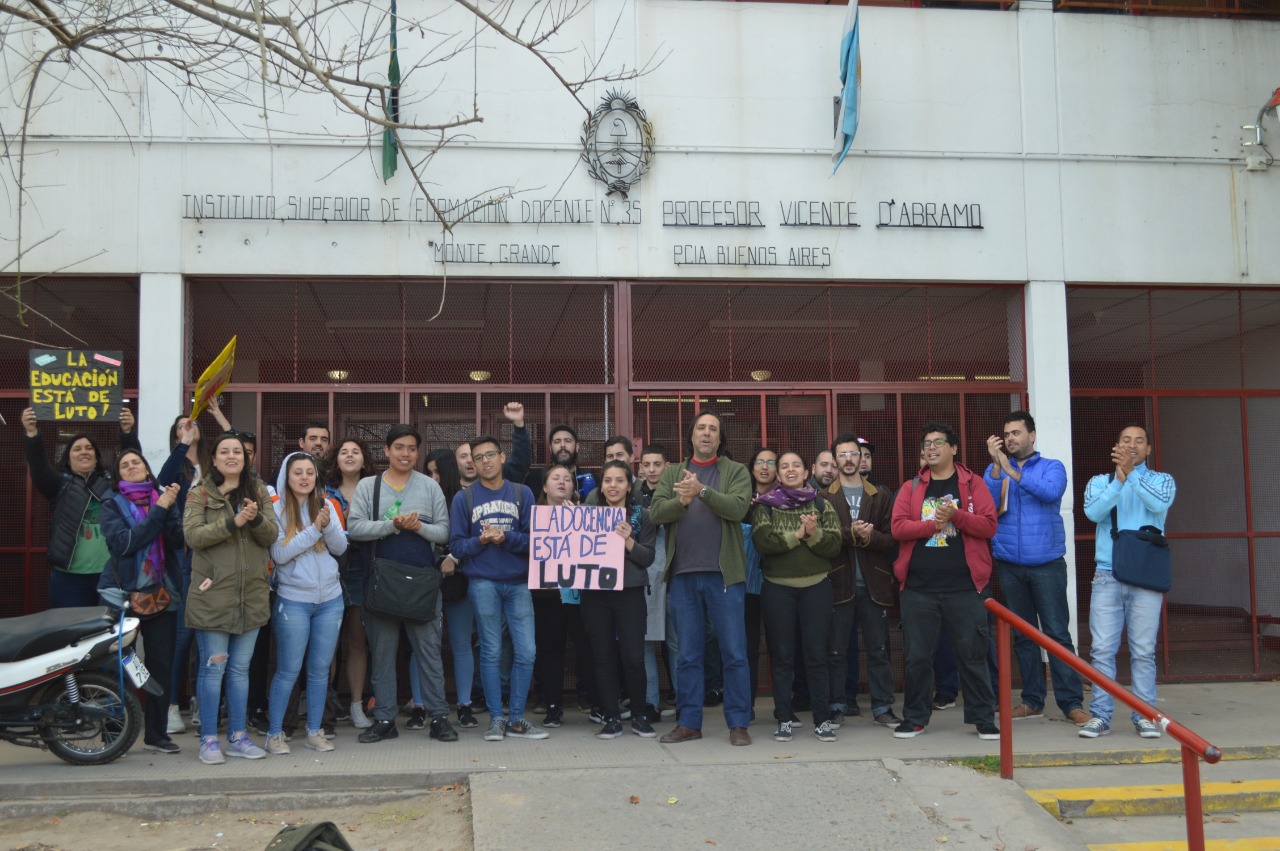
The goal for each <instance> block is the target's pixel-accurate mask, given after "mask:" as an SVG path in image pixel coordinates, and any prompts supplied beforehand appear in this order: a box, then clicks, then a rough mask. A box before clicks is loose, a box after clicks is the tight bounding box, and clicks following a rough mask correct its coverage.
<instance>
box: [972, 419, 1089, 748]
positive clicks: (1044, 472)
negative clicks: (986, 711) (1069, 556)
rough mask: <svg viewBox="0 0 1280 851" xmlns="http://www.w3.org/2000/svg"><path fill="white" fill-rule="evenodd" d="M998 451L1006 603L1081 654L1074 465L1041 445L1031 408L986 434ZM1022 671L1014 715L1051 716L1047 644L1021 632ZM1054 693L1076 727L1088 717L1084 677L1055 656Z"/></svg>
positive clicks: (989, 478) (992, 476) (993, 477)
mask: <svg viewBox="0 0 1280 851" xmlns="http://www.w3.org/2000/svg"><path fill="white" fill-rule="evenodd" d="M987 452H988V453H989V454H990V455H991V464H990V465H988V467H987V471H986V473H985V474H984V475H983V477H982V478H983V480H984V481H985V482H986V483H987V490H988V491H990V492H991V498H992V500H994V501H995V503H996V505H997V506H999V509H998V510H997V514H998V515H999V517H1000V526H999V528H998V529H996V537H995V545H994V548H993V549H994V555H995V566H996V571H997V572H998V574H999V576H1000V590H1001V591H1003V592H1004V600H1005V603H1006V604H1007V605H1008V606H1009V609H1010V610H1011V611H1012V612H1013V613H1014V614H1015V615H1018V616H1019V617H1021V618H1023V619H1025V620H1027V621H1029V622H1031V623H1032V624H1038V625H1039V627H1040V629H1042V630H1043V631H1044V633H1045V634H1046V635H1048V636H1049V637H1050V638H1052V639H1053V640H1054V641H1056V642H1058V643H1059V644H1061V645H1062V646H1063V647H1064V648H1066V650H1067V651H1068V652H1070V653H1075V652H1076V649H1075V645H1074V644H1072V642H1071V633H1070V631H1069V630H1068V621H1069V619H1070V610H1069V609H1068V607H1067V562H1066V559H1065V558H1064V556H1066V553H1067V534H1066V530H1065V527H1064V526H1063V523H1062V496H1063V494H1065V493H1066V492H1067V469H1066V467H1064V466H1063V465H1062V462H1061V461H1055V460H1054V459H1052V458H1045V457H1044V456H1042V455H1041V454H1040V453H1039V452H1037V451H1036V421H1035V420H1034V419H1032V417H1031V414H1029V413H1027V412H1026V411H1014V412H1013V413H1011V414H1009V416H1007V417H1005V418H1004V424H1003V427H1002V434H999V435H995V434H993V435H991V436H990V437H988V438H987ZM1013 649H1014V653H1015V654H1016V655H1017V657H1018V669H1019V671H1020V672H1021V673H1022V702H1021V703H1019V704H1018V705H1017V706H1015V707H1013V712H1012V716H1013V720H1015V721H1017V720H1019V719H1021V718H1039V717H1043V715H1044V699H1045V682H1044V664H1043V663H1042V662H1041V661H1040V648H1039V647H1038V646H1037V645H1036V644H1035V642H1033V641H1031V640H1030V639H1028V638H1025V637H1024V636H1023V635H1022V634H1021V633H1016V634H1015V635H1014V640H1013ZM1049 671H1050V672H1051V673H1052V675H1053V699H1054V701H1055V702H1057V704H1058V708H1059V709H1060V710H1062V714H1063V715H1064V716H1066V718H1067V720H1068V721H1071V722H1072V723H1073V724H1075V725H1076V726H1077V727H1083V726H1084V725H1085V723H1086V722H1087V721H1088V720H1089V713H1088V712H1086V711H1085V710H1084V708H1083V705H1082V704H1083V703H1084V689H1083V687H1082V686H1081V684H1080V675H1079V674H1077V673H1076V672H1075V671H1074V670H1072V669H1071V668H1070V667H1069V666H1068V665H1066V664H1064V663H1062V662H1059V661H1058V660H1057V659H1056V658H1055V657H1053V656H1050V657H1049Z"/></svg>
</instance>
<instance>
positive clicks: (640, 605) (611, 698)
mask: <svg viewBox="0 0 1280 851" xmlns="http://www.w3.org/2000/svg"><path fill="white" fill-rule="evenodd" d="M600 494H601V495H602V496H603V497H604V498H603V499H602V500H601V502H602V504H603V506H604V510H606V511H609V510H614V511H615V513H618V514H620V515H621V517H622V519H621V520H620V521H619V522H618V524H617V526H615V527H614V530H613V534H615V535H618V536H619V537H621V538H622V540H623V541H624V546H625V548H626V556H625V559H624V561H623V564H622V565H621V566H622V588H621V589H620V590H610V591H604V590H586V591H583V592H582V619H583V621H585V622H586V625H587V635H588V636H590V638H591V652H592V655H594V656H595V660H596V685H597V686H598V687H599V689H600V704H601V707H602V708H603V709H604V726H603V727H601V728H600V732H598V733H596V738H599V739H616V738H617V737H618V736H621V735H622V716H621V713H620V712H619V710H618V692H619V690H620V686H619V682H618V660H619V657H621V660H622V674H623V676H625V677H626V680H627V693H628V694H630V695H631V699H632V706H633V707H634V708H635V709H637V710H639V709H640V701H641V699H642V695H643V694H644V693H645V685H646V682H647V680H646V679H645V672H644V631H645V621H646V620H647V618H648V609H647V604H646V602H645V589H646V588H647V587H648V585H649V565H650V564H652V563H653V552H654V541H655V540H656V539H657V537H658V527H657V526H655V525H654V524H653V523H651V522H650V521H649V510H648V509H647V508H644V507H643V506H641V505H640V504H639V503H638V502H635V501H634V500H632V498H631V468H630V466H629V465H628V464H627V463H626V462H625V461H608V462H606V463H605V465H604V467H603V468H601V470H600ZM602 567H603V565H602ZM631 732H633V733H635V734H636V735H637V736H643V737H645V738H646V739H652V738H654V737H656V736H657V735H658V734H657V733H655V732H654V730H653V727H652V726H650V724H649V721H648V720H647V719H646V718H645V717H644V712H643V711H633V712H632V713H631Z"/></svg>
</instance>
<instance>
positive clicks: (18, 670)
mask: <svg viewBox="0 0 1280 851" xmlns="http://www.w3.org/2000/svg"><path fill="white" fill-rule="evenodd" d="M138 623H139V622H138V619H137V618H132V617H127V616H124V617H122V616H121V615H120V613H119V612H117V611H115V610H114V609H111V608H108V607H106V606H95V607H90V608H75V609H50V610H49V611H47V612H40V613H39V614H34V615H26V616H25V617H19V618H4V619H0V740H4V741H7V742H13V743H14V744H15V745H23V746H24V747H33V748H41V749H48V750H51V751H53V752H54V754H55V755H57V756H58V757H60V758H61V759H64V760H66V761H67V762H69V763H72V764H73V765H102V764H104V763H108V762H111V761H112V760H115V759H119V758H120V757H121V756H123V755H124V754H125V752H126V751H128V750H129V748H130V747H132V746H133V743H134V742H135V741H136V740H137V738H138V732H139V731H140V730H141V729H142V707H141V706H140V705H139V703H138V698H137V696H136V695H135V694H134V689H133V688H130V685H132V686H134V687H136V688H141V689H144V690H146V691H148V692H151V693H157V694H158V693H159V686H158V685H157V684H155V683H153V682H150V679H151V675H150V673H148V671H147V669H146V667H145V666H144V665H143V664H142V662H141V661H140V660H139V659H138V657H137V655H136V654H135V653H134V652H133V650H132V649H128V650H126V648H128V647H129V645H131V644H132V643H133V640H134V638H136V637H137V634H138ZM122 672H123V674H122ZM122 679H123V683H122Z"/></svg>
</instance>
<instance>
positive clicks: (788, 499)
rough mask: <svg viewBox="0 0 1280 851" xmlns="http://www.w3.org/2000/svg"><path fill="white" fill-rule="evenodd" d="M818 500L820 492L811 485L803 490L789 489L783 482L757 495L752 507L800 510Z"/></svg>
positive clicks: (752, 501)
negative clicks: (763, 506) (761, 506)
mask: <svg viewBox="0 0 1280 851" xmlns="http://www.w3.org/2000/svg"><path fill="white" fill-rule="evenodd" d="M817 498H818V492H817V491H816V490H814V489H813V488H812V487H810V486H809V485H807V484H806V485H805V486H804V487H802V488H795V489H792V488H787V487H783V486H782V482H778V483H777V484H775V485H774V486H773V487H772V488H771V489H770V490H767V491H765V492H764V493H761V494H756V496H755V498H754V499H752V500H751V504H752V505H767V506H769V507H771V508H782V509H787V508H799V507H800V506H802V505H806V504H808V503H810V502H813V501H814V500H815V499H817Z"/></svg>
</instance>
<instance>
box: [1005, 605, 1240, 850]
mask: <svg viewBox="0 0 1280 851" xmlns="http://www.w3.org/2000/svg"><path fill="white" fill-rule="evenodd" d="M985 605H986V607H987V611H988V612H990V613H991V614H993V615H995V617H996V653H997V655H998V656H999V658H1000V695H999V701H1000V776H1001V777H1003V778H1005V779H1006V780H1012V779H1013V723H1012V719H1013V683H1012V673H1011V671H1010V647H1011V646H1012V642H1011V641H1010V635H1009V627H1010V626H1012V627H1013V628H1014V629H1016V630H1018V632H1020V633H1022V634H1023V635H1025V636H1026V637H1027V638H1029V639H1030V640H1031V641H1034V642H1035V643H1036V644H1037V645H1039V646H1040V647H1042V648H1044V650H1046V651H1047V652H1048V653H1049V655H1050V656H1052V657H1053V658H1055V659H1057V660H1058V661H1059V662H1062V663H1063V664H1065V665H1069V666H1071V668H1073V669H1074V670H1075V671H1076V673H1078V674H1079V675H1080V676H1082V677H1085V678H1086V679H1088V680H1089V681H1090V682H1092V683H1093V685H1094V688H1101V689H1102V690H1103V691H1105V692H1107V693H1108V694H1110V695H1111V696H1112V697H1114V698H1115V699H1116V700H1118V701H1120V702H1121V703H1125V704H1128V706H1129V707H1130V708H1131V709H1133V711H1135V712H1137V713H1138V714H1139V715H1143V716H1145V717H1146V718H1148V719H1150V720H1151V721H1153V722H1155V724H1156V725H1157V726H1158V727H1160V728H1161V729H1162V730H1166V731H1167V732H1168V733H1169V735H1170V736H1172V737H1173V738H1174V739H1176V740H1177V741H1178V743H1179V744H1181V745H1182V795H1183V798H1184V799H1185V801H1186V807H1185V810H1186V813H1185V816H1186V820H1187V849H1188V851H1204V806H1203V804H1202V802H1201V799H1200V760H1201V759H1203V760H1204V761H1205V762H1207V763H1209V764H1210V765H1212V764H1213V763H1215V762H1217V761H1218V760H1220V759H1222V751H1221V750H1219V749H1218V748H1217V747H1215V746H1214V745H1211V744H1209V743H1208V742H1207V741H1205V740H1204V739H1202V738H1201V737H1200V736H1198V735H1197V734H1196V733H1195V732H1193V731H1192V730H1191V729H1190V728H1188V727H1185V726H1184V725H1182V724H1180V723H1178V722H1177V721H1175V720H1173V719H1172V718H1170V717H1169V716H1167V715H1165V714H1164V713H1163V712H1161V711H1160V710H1158V709H1156V708H1155V707H1154V706H1152V705H1151V704H1149V703H1147V702H1146V701H1145V700H1143V699H1141V698H1140V697H1138V696H1137V695H1135V694H1133V693H1132V692H1130V691H1129V690H1128V689H1127V688H1125V687H1124V686H1122V685H1120V683H1118V682H1116V681H1115V680H1113V679H1111V677H1108V676H1107V675H1106V674H1103V673H1102V672H1101V671H1099V670H1098V669H1097V668H1095V667H1093V666H1092V665H1090V664H1089V663H1088V662H1086V661H1084V660H1083V659H1081V658H1080V657H1079V656H1077V655H1076V654H1074V653H1071V652H1068V651H1067V650H1065V649H1064V648H1063V647H1062V645H1061V644H1059V643H1058V642H1056V641H1054V640H1053V639H1052V638H1050V637H1049V636H1047V635H1045V634H1044V633H1043V632H1041V631H1040V630H1038V629H1036V628H1035V627H1034V626H1032V625H1031V624H1030V623H1028V622H1027V621H1026V620H1024V619H1022V618H1020V617H1018V616H1017V615H1015V614H1014V613H1013V612H1011V611H1009V610H1008V609H1007V608H1005V607H1004V606H1002V605H1001V604H999V603H997V602H996V601H995V600H987V601H986V603H985Z"/></svg>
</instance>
